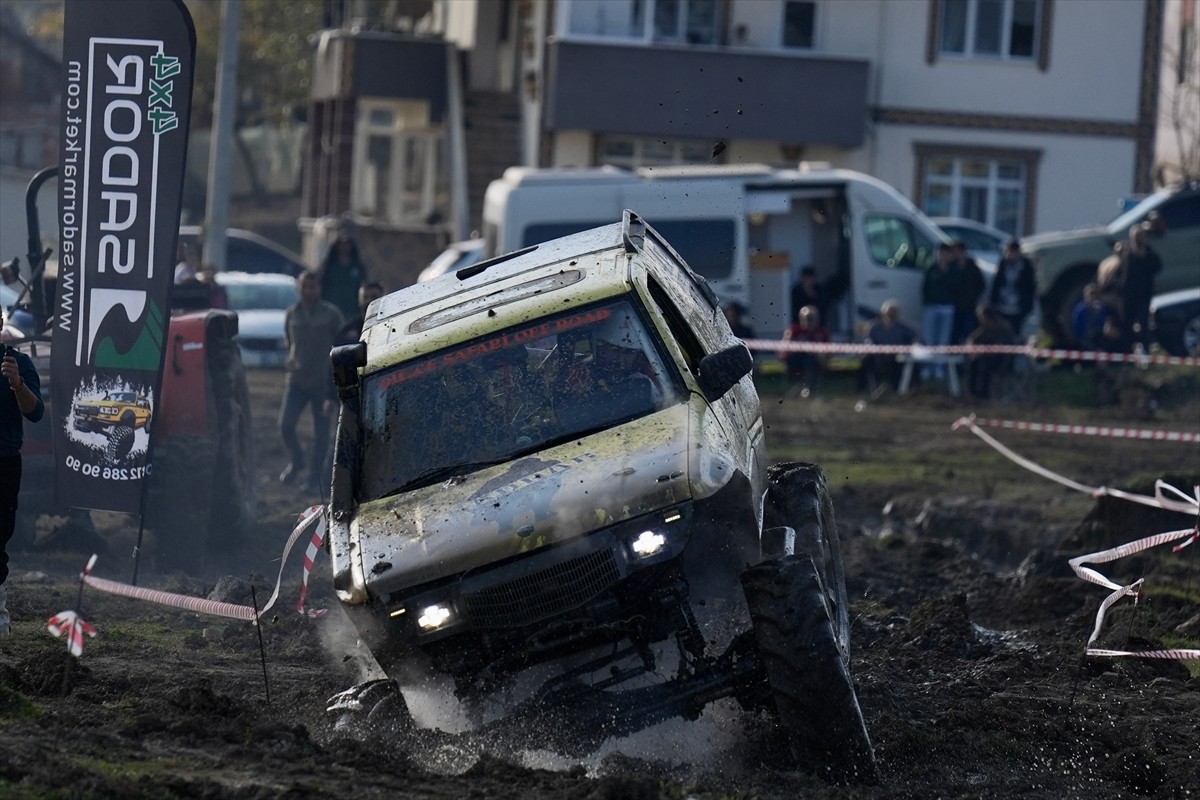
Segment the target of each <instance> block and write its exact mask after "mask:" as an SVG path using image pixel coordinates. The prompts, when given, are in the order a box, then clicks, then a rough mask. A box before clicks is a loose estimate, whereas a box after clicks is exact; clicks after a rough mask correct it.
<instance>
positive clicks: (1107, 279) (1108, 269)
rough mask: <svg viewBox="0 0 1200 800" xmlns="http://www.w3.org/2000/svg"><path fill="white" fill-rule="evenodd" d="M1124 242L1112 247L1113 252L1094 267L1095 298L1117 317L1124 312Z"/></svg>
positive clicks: (1125, 250)
mask: <svg viewBox="0 0 1200 800" xmlns="http://www.w3.org/2000/svg"><path fill="white" fill-rule="evenodd" d="M1128 250H1129V248H1128V247H1127V246H1126V244H1125V242H1117V243H1116V244H1114V245H1113V251H1112V253H1111V254H1110V255H1108V256H1107V257H1106V258H1105V259H1104V260H1103V261H1101V262H1100V264H1099V266H1097V267H1096V289H1097V295H1096V296H1097V297H1098V298H1099V299H1100V301H1101V302H1103V303H1104V304H1105V305H1106V306H1108V308H1109V310H1110V311H1112V312H1113V313H1114V314H1116V315H1117V316H1118V317H1119V316H1121V315H1122V314H1123V313H1124V310H1125V302H1124V295H1125V274H1126V265H1125V255H1126V253H1127V252H1128Z"/></svg>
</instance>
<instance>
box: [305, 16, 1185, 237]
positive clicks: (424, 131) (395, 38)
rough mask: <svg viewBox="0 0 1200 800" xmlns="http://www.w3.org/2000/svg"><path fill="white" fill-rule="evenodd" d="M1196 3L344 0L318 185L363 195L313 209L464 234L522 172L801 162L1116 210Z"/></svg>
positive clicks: (1063, 205) (1014, 209) (1078, 213)
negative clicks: (385, 0) (386, 8)
mask: <svg viewBox="0 0 1200 800" xmlns="http://www.w3.org/2000/svg"><path fill="white" fill-rule="evenodd" d="M1189 4H1193V5H1194V0H1103V1H1102V2H1098V1H1097V0H449V1H447V0H411V2H408V3H404V4H401V7H402V8H403V9H404V10H405V11H406V12H407V13H408V16H407V17H405V18H403V20H402V21H401V20H399V19H398V18H392V19H387V18H385V17H383V16H380V14H381V12H380V11H379V8H380V7H379V6H378V5H372V4H370V3H364V2H361V0H346V1H345V2H342V3H334V5H335V6H336V7H337V8H338V9H339V10H340V12H341V13H342V15H343V16H342V17H341V23H342V24H341V28H340V30H338V31H334V32H331V33H330V34H329V36H330V37H332V38H330V39H329V44H328V46H327V47H326V48H325V50H324V52H325V53H326V56H327V58H328V54H329V53H334V52H338V48H337V46H335V45H337V43H339V42H340V43H341V45H342V46H343V47H344V50H343V51H342V52H349V53H351V54H352V55H351V56H350V59H351V62H353V63H349V64H348V63H347V62H346V60H345V59H344V58H343V59H341V60H339V59H336V58H334V59H333V60H332V61H330V62H329V63H327V64H326V65H325V67H324V69H325V70H326V72H325V74H326V75H334V76H339V75H340V76H347V75H353V76H359V77H358V80H359V82H360V84H361V85H360V86H355V85H354V83H353V79H351V80H350V81H349V82H345V83H344V84H343V85H342V87H341V93H340V94H337V93H335V94H334V95H330V97H328V98H326V99H325V100H324V101H322V102H326V103H327V104H328V103H330V102H334V104H336V103H341V104H342V105H343V106H344V105H345V103H346V102H353V103H354V108H352V109H346V108H344V107H343V108H342V109H341V112H340V116H339V119H340V120H341V122H340V123H339V124H340V125H341V126H342V127H341V128H340V129H339V130H340V131H341V134H342V135H341V138H340V141H342V142H343V143H344V145H345V148H346V150H345V152H344V153H342V154H341V155H340V156H338V158H340V163H341V164H342V165H343V167H350V168H349V169H344V168H343V169H329V167H330V166H331V165H332V164H333V157H334V156H333V154H337V153H339V152H341V151H339V150H338V149H337V148H333V149H331V148H330V147H329V143H330V141H333V139H331V138H330V137H329V136H328V135H324V134H322V135H321V137H314V144H313V145H312V146H311V148H310V150H311V153H312V156H313V159H314V167H315V168H314V169H312V170H310V175H312V176H315V177H318V178H319V177H320V176H322V175H325V176H328V177H329V180H328V181H326V183H325V184H324V186H325V187H326V188H331V187H334V186H335V184H336V183H337V181H342V182H343V183H344V184H345V186H343V187H342V188H341V189H339V190H338V191H337V192H335V193H333V194H327V200H328V202H325V203H324V205H323V206H322V205H321V204H319V203H313V204H310V205H311V212H310V213H314V215H315V214H328V213H334V212H337V211H339V210H341V211H343V212H348V213H350V214H352V215H354V216H356V217H357V218H359V219H365V220H367V221H368V223H369V224H370V223H371V222H374V223H375V224H378V225H385V226H391V227H393V228H395V229H407V230H410V231H412V230H417V229H420V228H424V229H425V230H430V228H431V226H433V227H439V226H440V228H441V230H442V234H443V235H444V236H448V237H449V238H461V237H462V236H463V235H465V232H466V230H468V229H469V228H472V227H478V219H479V213H480V207H481V202H482V193H483V189H484V187H485V186H486V184H487V182H488V181H489V180H491V179H492V178H495V177H497V176H498V175H499V174H500V172H502V170H503V169H504V167H506V166H509V165H512V164H523V165H529V166H590V165H598V164H613V165H617V166H627V167H639V166H655V165H666V164H685V163H749V162H765V163H768V164H774V165H793V164H795V163H796V162H798V161H801V160H806V161H819V162H827V163H829V164H831V165H833V166H839V167H849V168H853V169H858V170H861V171H864V172H867V173H869V174H871V175H874V176H876V177H878V178H881V179H882V180H884V181H886V182H888V183H890V184H892V185H893V186H895V187H896V188H898V189H899V190H900V191H902V192H903V193H905V194H906V195H908V196H909V197H910V199H912V200H913V202H914V203H916V204H917V205H918V206H919V207H921V208H922V209H923V210H925V211H926V212H927V213H929V214H931V215H945V216H963V217H970V218H973V219H977V220H979V221H982V222H986V223H989V224H992V225H994V226H996V227H999V228H1001V229H1003V230H1005V231H1008V232H1010V233H1013V234H1015V235H1026V234H1029V233H1032V232H1036V231H1045V230H1054V229H1061V228H1070V227H1075V226H1080V225H1086V224H1095V223H1101V222H1105V221H1107V220H1109V219H1111V218H1112V217H1114V216H1115V215H1116V213H1117V211H1118V210H1119V203H1120V202H1121V201H1122V199H1123V198H1126V197H1128V196H1130V195H1133V194H1138V193H1144V192H1147V191H1150V190H1151V189H1152V188H1153V176H1154V174H1155V139H1156V133H1157V132H1158V130H1157V128H1158V124H1159V122H1158V119H1159V82H1160V75H1161V74H1162V61H1163V57H1164V56H1163V53H1164V48H1163V29H1164V17H1165V15H1166V14H1168V13H1171V14H1175V15H1177V16H1181V17H1182V16H1183V14H1184V13H1185V12H1186V11H1187V9H1188V8H1190V7H1191V5H1189ZM356 15H357V16H356ZM372 15H374V16H372ZM1188 19H1191V20H1193V21H1192V22H1188V23H1186V24H1190V25H1192V26H1193V27H1194V24H1195V23H1194V15H1193V17H1191V18H1188ZM389 26H390V28H391V29H390V30H387V29H388V28H389ZM398 28H399V29H402V30H400V31H399V32H397V29H398ZM385 40H386V41H388V42H389V44H388V45H387V46H382V45H381V42H382V41H385ZM431 42H441V43H443V44H448V45H452V47H450V48H449V49H450V51H452V52H451V53H450V55H449V56H448V55H447V52H446V50H445V49H442V48H438V47H430V43H431ZM421 47H423V48H425V53H426V58H425V62H424V65H422V64H418V63H414V61H413V60H412V56H413V54H414V53H415V52H416V51H417V49H418V48H421ZM367 50H371V51H372V52H374V53H375V55H374V56H372V57H371V59H364V55H363V54H364V53H365V52H366V51H367ZM401 52H406V53H407V54H408V55H407V56H405V60H403V61H402V62H398V61H396V59H397V58H399V55H398V54H399V53H401ZM353 53H357V55H353ZM355 59H357V60H355ZM318 63H320V62H318ZM398 63H401V64H402V65H403V66H402V68H396V66H395V65H396V64H398ZM318 70H319V71H320V70H321V67H320V66H319V67H318ZM319 78H320V74H318V80H317V81H315V82H314V83H315V85H317V86H321V85H323V84H322V83H321V81H320V79H319ZM325 85H328V82H326V84H325ZM367 91H370V92H371V94H369V95H368V94H366V93H365V92H367ZM330 109H332V105H331V106H330ZM332 116H333V114H332V112H331V113H330V114H325V115H322V114H321V113H317V114H315V115H314V117H313V118H314V121H315V122H316V123H317V124H320V122H321V120H322V119H329V118H332ZM316 142H320V147H318V146H317V144H316ZM430 154H433V155H432V158H433V159H435V161H433V162H431V155H430ZM431 163H432V166H431ZM322 165H324V168H323V166H322ZM339 176H341V177H339ZM385 195H387V196H386V197H385ZM398 195H403V197H399V196H398ZM318 206H321V207H318Z"/></svg>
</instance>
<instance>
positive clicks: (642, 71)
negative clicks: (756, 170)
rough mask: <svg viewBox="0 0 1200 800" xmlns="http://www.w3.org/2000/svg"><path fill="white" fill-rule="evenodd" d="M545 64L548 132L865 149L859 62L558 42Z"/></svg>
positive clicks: (863, 64) (863, 77)
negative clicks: (766, 142)
mask: <svg viewBox="0 0 1200 800" xmlns="http://www.w3.org/2000/svg"><path fill="white" fill-rule="evenodd" d="M546 63H547V68H546V98H545V115H544V118H543V125H544V126H545V128H546V129H548V130H587V131H599V132H605V133H624V134H630V135H641V136H667V137H673V138H674V137H677V138H692V139H714V140H715V139H760V140H767V141H779V142H793V143H799V144H823V145H833V146H837V147H848V148H849V147H858V146H860V145H862V143H863V137H864V132H865V126H866V121H867V115H866V108H867V69H868V62H867V61H866V60H859V59H849V58H830V57H824V56H816V55H812V54H809V53H804V54H796V53H782V52H774V51H772V52H748V51H746V50H744V49H737V50H725V49H721V48H713V47H688V46H670V45H662V44H655V45H654V46H652V47H650V46H646V45H630V44H612V43H609V42H603V43H601V42H592V41H587V42H585V41H576V40H567V39H555V40H552V41H551V42H550V43H549V46H548V51H547V62H546Z"/></svg>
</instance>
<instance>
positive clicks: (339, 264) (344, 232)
mask: <svg viewBox="0 0 1200 800" xmlns="http://www.w3.org/2000/svg"><path fill="white" fill-rule="evenodd" d="M350 231H351V226H350V225H349V224H348V223H343V224H342V225H341V226H340V227H339V228H338V237H337V239H335V240H334V242H333V244H332V245H331V246H330V248H329V253H328V254H326V256H325V261H324V263H323V264H322V265H321V299H322V300H324V301H326V302H328V303H333V305H334V306H335V307H336V308H337V310H338V311H340V312H341V314H342V316H343V317H344V318H350V317H353V316H354V315H356V314H357V313H358V287H360V286H362V285H363V284H364V283H366V282H367V265H366V264H365V263H363V260H362V256H361V255H360V254H359V252H358V242H357V241H356V240H355V239H354V237H353V236H352V235H351V232H350Z"/></svg>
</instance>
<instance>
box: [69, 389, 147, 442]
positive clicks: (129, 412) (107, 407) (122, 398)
mask: <svg viewBox="0 0 1200 800" xmlns="http://www.w3.org/2000/svg"><path fill="white" fill-rule="evenodd" d="M74 411H75V429H76V430H80V431H93V432H95V431H103V430H106V429H108V428H113V427H116V426H118V425H123V426H125V427H126V428H129V429H130V430H136V429H137V428H146V427H149V425H150V417H151V411H150V401H149V400H147V399H146V398H145V397H142V396H141V395H140V394H134V393H133V392H105V393H104V396H103V397H96V398H91V399H88V400H79V401H77V402H76V403H75V407H74Z"/></svg>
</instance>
